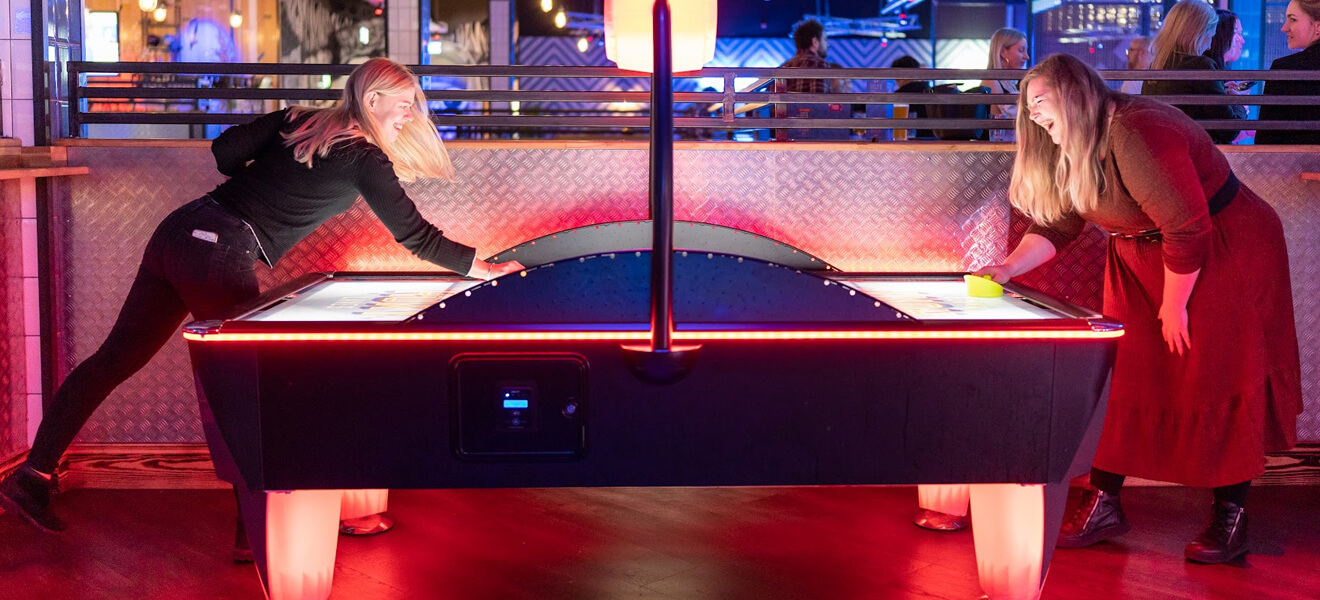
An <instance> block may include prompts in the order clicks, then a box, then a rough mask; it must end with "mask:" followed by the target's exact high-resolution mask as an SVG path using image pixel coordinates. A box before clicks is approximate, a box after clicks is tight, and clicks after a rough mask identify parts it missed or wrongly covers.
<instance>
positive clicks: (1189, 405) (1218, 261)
mask: <svg viewBox="0 0 1320 600" xmlns="http://www.w3.org/2000/svg"><path fill="white" fill-rule="evenodd" d="M1104 170H1105V188H1104V189H1103V190H1102V192H1101V194H1100V201H1099V204H1098V206H1097V207H1096V209H1095V210H1094V211H1091V212H1086V213H1081V214H1070V215H1068V216H1067V217H1065V218H1063V219H1061V220H1060V221H1058V222H1056V223H1053V224H1051V226H1049V227H1040V226H1033V227H1032V228H1031V229H1030V230H1029V231H1028V233H1036V234H1040V235H1043V236H1045V237H1046V238H1047V239H1049V240H1050V241H1051V242H1052V243H1054V245H1055V246H1056V247H1057V248H1062V247H1063V246H1064V245H1066V244H1067V243H1068V242H1070V241H1071V240H1072V239H1074V238H1075V237H1076V236H1077V235H1078V234H1079V233H1080V232H1081V230H1082V227H1083V226H1084V225H1085V222H1086V221H1090V222H1093V223H1096V224H1097V225H1099V226H1100V227H1102V228H1104V229H1105V230H1107V231H1109V232H1113V233H1123V234H1135V233H1138V232H1141V231H1145V230H1150V229H1159V230H1160V233H1161V234H1162V239H1123V238H1115V237H1111V238H1110V242H1109V257H1108V262H1107V265H1106V267H1105V298H1104V312H1105V314H1107V315H1110V316H1113V317H1116V318H1118V319H1119V320H1120V321H1121V322H1122V323H1123V324H1124V326H1125V329H1126V334H1125V335H1124V336H1123V337H1122V338H1121V339H1120V341H1119V344H1118V356H1117V359H1116V361H1115V363H1114V374H1113V379H1112V382H1111V391H1110V396H1109V410H1108V412H1107V413H1106V415H1105V425H1104V431H1103V433H1102V434H1101V438H1100V448H1099V451H1098V452H1097V454H1096V458H1095V463H1094V464H1095V466H1096V467H1098V468H1100V469H1104V470H1106V471H1110V472H1114V473H1119V474H1123V475H1134V476H1138V477H1144V478H1147V479H1155V480H1160V481H1170V482H1175V483H1181V484H1184V485H1190V486H1197V487H1216V486H1222V485H1231V484H1235V483H1240V482H1243V481H1247V480H1249V479H1253V478H1255V477H1258V476H1260V475H1261V474H1262V473H1264V472H1265V456H1264V455H1265V453H1266V452H1273V451H1279V450H1285V449H1288V448H1291V447H1292V446H1293V444H1294V443H1296V439H1297V415H1298V414H1299V413H1300V412H1301V410H1302V390H1301V366H1300V360H1299V357H1298V349H1297V331H1296V326H1295V324H1294V322H1293V306H1292V288H1291V284H1290V283H1289V275H1288V250H1287V247H1286V245H1285V242H1284V237H1283V225H1282V223H1281V222H1280V220H1279V216H1278V214H1277V213H1275V212H1274V209H1273V208H1271V207H1270V206H1269V205H1268V204H1266V203H1265V201H1264V200H1261V199H1260V197H1259V196H1257V195H1256V194H1255V193H1254V192H1252V191H1251V190H1250V189H1248V188H1247V186H1246V185H1242V186H1241V187H1240V189H1239V191H1238V193H1237V195H1236V196H1235V197H1234V198H1233V200H1232V202H1231V203H1229V205H1228V206H1227V207H1226V208H1224V209H1223V210H1222V211H1221V212H1219V213H1217V214H1215V215H1214V216H1211V215H1210V214H1209V209H1208V200H1207V199H1208V198H1210V197H1211V196H1213V195H1214V194H1215V193H1216V192H1218V191H1219V190H1220V188H1222V187H1223V186H1224V185H1225V184H1226V182H1227V181H1228V179H1229V175H1230V173H1231V171H1230V168H1229V165H1228V160H1227V159H1226V158H1225V157H1224V155H1223V154H1222V153H1221V152H1220V151H1219V150H1218V149H1217V148H1215V146H1214V144H1213V142H1211V140H1210V136H1209V135H1208V134H1206V132H1205V130H1204V129H1202V128H1201V127H1200V126H1198V125H1197V124H1196V123H1195V122H1193V121H1192V120H1191V119H1189V118H1188V117H1186V116H1185V115H1184V114H1183V113H1182V112H1180V111H1179V110H1177V109H1175V108H1173V107H1170V106H1168V105H1165V104H1161V103H1158V102H1155V101H1153V100H1148V99H1144V98H1137V97H1134V98H1131V100H1130V101H1126V102H1124V103H1122V104H1121V105H1120V107H1119V108H1118V109H1117V110H1116V111H1115V112H1114V115H1113V118H1112V120H1111V134H1110V143H1109V148H1108V152H1107V155H1106V158H1105V161H1104ZM1165 266H1168V268H1169V269H1170V270H1171V271H1173V272H1175V273H1191V272H1193V271H1196V270H1197V269H1200V276H1199V278H1198V279H1197V281H1196V286H1195V287H1194V288H1193V290H1192V295H1191V298H1190V300H1189V301H1188V303H1187V313H1188V323H1189V325H1188V330H1189V334H1190V337H1191V349H1190V350H1189V351H1188V352H1186V354H1184V355H1183V356H1179V355H1177V354H1175V353H1172V352H1170V351H1169V350H1168V346H1167V345H1166V344H1165V342H1164V338H1163V336H1162V334H1161V330H1160V321H1159V319H1158V315H1159V310H1160V303H1161V301H1162V299H1163V286H1164V268H1165Z"/></svg>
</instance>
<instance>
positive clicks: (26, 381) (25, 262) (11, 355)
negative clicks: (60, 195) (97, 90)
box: [0, 179, 41, 461]
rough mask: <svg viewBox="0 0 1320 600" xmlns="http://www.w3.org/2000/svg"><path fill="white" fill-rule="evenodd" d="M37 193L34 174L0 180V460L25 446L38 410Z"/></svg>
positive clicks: (39, 404)
mask: <svg viewBox="0 0 1320 600" xmlns="http://www.w3.org/2000/svg"><path fill="white" fill-rule="evenodd" d="M36 196H37V194H36V186H35V184H34V183H33V180H32V179H27V180H18V179H5V180H0V461H3V460H5V459H7V458H9V457H10V456H13V455H14V454H16V453H17V452H19V451H22V450H26V449H27V448H28V447H29V445H30V444H31V438H32V435H33V434H34V433H35V432H36V422H37V420H38V419H39V418H40V415H41V410H40V407H41V364H40V359H41V337H40V335H39V331H40V330H39V325H40V323H39V316H38V308H37V307H38V302H37V293H38V286H37V219H36V216H37V215H36V212H37V203H36Z"/></svg>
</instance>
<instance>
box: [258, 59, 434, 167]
mask: <svg viewBox="0 0 1320 600" xmlns="http://www.w3.org/2000/svg"><path fill="white" fill-rule="evenodd" d="M372 92H376V93H377V94H382V95H386V96H399V95H405V94H410V95H412V97H413V104H412V109H411V111H412V120H411V121H409V122H407V123H404V125H403V130H402V131H400V132H399V137H398V138H397V139H396V140H394V141H393V142H389V141H387V140H386V138H385V137H383V136H382V135H381V132H380V124H379V123H377V122H376V119H375V117H373V116H372V115H371V111H370V110H368V109H367V105H366V98H367V94H369V93H372ZM304 113H311V116H309V117H307V119H306V120H305V121H303V123H302V124H301V125H299V126H298V128H297V129H295V130H294V131H293V132H291V133H286V134H284V145H285V146H290V147H292V148H293V157H294V159H295V160H297V161H298V162H301V163H305V164H306V165H307V167H308V168H311V166H312V161H313V159H314V158H325V157H326V156H327V155H329V154H330V150H331V149H332V148H334V147H335V145H337V144H339V143H341V142H346V141H348V140H353V139H357V138H362V139H364V140H366V141H368V142H370V143H372V144H375V145H376V147H378V148H380V149H381V151H382V152H384V153H385V156H388V157H389V159H390V162H392V163H393V164H394V173H395V175H397V176H398V177H399V179H400V180H402V181H415V180H416V179H417V178H419V177H432V178H439V179H448V180H453V179H454V166H453V164H451V163H450V161H449V153H448V152H447V151H446V150H445V145H444V142H441V141H440V135H439V133H438V132H437V131H436V129H435V125H434V124H432V123H431V118H430V116H429V114H428V111H427V109H426V96H425V94H423V93H422V88H421V86H420V85H418V83H417V76H416V75H414V74H413V72H412V70H411V69H409V68H408V67H405V66H403V65H401V64H399V63H396V62H394V61H392V60H390V59H388V58H373V59H371V60H368V61H367V62H365V63H362V64H361V65H359V66H358V68H356V69H353V73H352V74H350V75H349V76H348V82H347V83H346V84H344V93H343V95H342V96H341V97H340V99H339V103H338V104H337V105H335V106H334V107H333V108H323V109H318V108H307V107H303V106H294V107H292V108H291V110H290V111H289V119H290V120H291V121H292V120H294V119H297V118H298V117H299V116H300V115H302V114H304Z"/></svg>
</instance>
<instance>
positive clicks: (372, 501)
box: [339, 490, 390, 521]
mask: <svg viewBox="0 0 1320 600" xmlns="http://www.w3.org/2000/svg"><path fill="white" fill-rule="evenodd" d="M389 509H390V491H389V490H344V500H343V502H342V503H341V504H340V507H339V519H340V520H341V521H346V520H348V519H360V518H362V517H367V516H371V515H378V514H380V513H383V512H385V511H387V510H389Z"/></svg>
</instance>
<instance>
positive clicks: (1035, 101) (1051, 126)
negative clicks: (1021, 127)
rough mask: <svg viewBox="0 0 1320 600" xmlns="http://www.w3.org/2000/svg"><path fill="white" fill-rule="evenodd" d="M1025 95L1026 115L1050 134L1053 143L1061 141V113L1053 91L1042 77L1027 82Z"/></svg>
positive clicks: (1056, 143)
mask: <svg viewBox="0 0 1320 600" xmlns="http://www.w3.org/2000/svg"><path fill="white" fill-rule="evenodd" d="M1024 93H1025V94H1026V97H1027V110H1028V111H1030V112H1029V113H1028V115H1029V116H1030V117H1031V122H1032V123H1035V124H1036V125H1039V126H1040V127H1041V128H1043V129H1044V130H1045V131H1046V132H1047V133H1049V134H1050V140H1052V141H1053V142H1054V144H1055V145H1058V144H1060V143H1061V142H1062V141H1063V115H1062V114H1061V112H1060V110H1059V106H1058V104H1057V103H1056V102H1055V100H1056V98H1055V92H1054V90H1053V89H1051V88H1050V86H1049V85H1048V84H1047V83H1046V82H1045V80H1044V79H1041V78H1039V77H1038V78H1036V79H1032V80H1031V81H1029V82H1027V89H1026V91H1025V92H1024Z"/></svg>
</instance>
